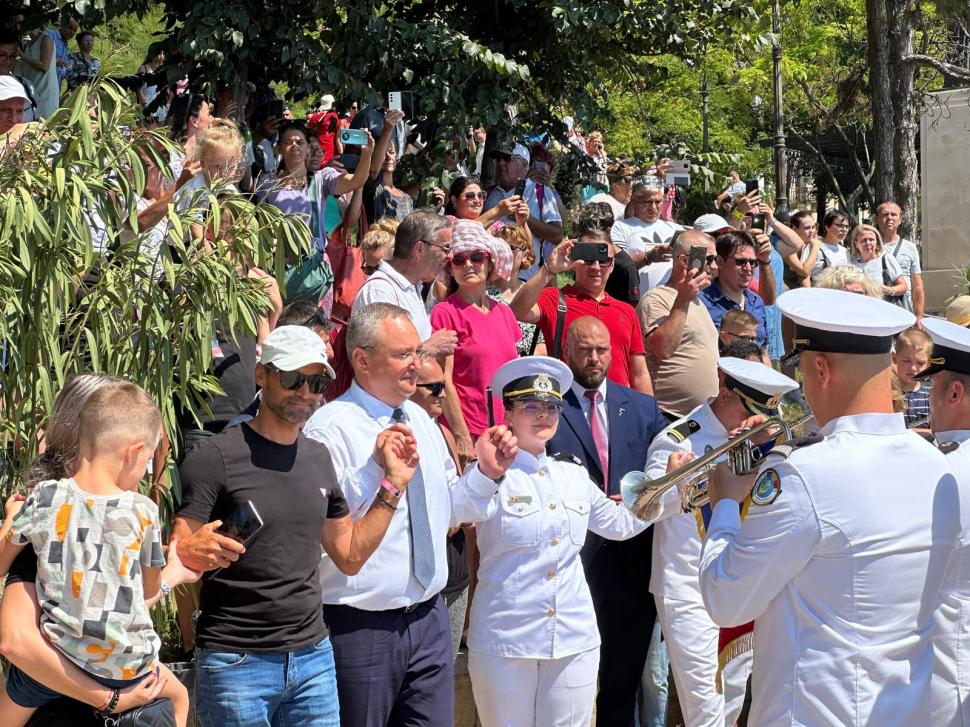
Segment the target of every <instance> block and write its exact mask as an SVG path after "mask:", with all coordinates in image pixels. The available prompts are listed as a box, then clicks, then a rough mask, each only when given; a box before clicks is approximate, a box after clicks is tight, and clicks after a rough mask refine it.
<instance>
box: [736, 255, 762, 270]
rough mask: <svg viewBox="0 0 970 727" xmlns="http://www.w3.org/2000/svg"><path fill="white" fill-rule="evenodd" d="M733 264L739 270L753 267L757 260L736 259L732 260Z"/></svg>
mask: <svg viewBox="0 0 970 727" xmlns="http://www.w3.org/2000/svg"><path fill="white" fill-rule="evenodd" d="M733 260H734V264H735V265H737V266H738V267H739V268H743V267H752V268H753V267H755V266H756V265H757V264H758V258H756V257H736V258H733Z"/></svg>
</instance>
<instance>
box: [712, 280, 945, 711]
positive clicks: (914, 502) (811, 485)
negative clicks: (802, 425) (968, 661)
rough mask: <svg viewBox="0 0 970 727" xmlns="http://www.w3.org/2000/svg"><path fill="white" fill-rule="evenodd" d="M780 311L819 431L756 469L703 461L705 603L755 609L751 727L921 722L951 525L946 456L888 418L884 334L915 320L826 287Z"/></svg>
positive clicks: (743, 617)
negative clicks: (709, 467)
mask: <svg viewBox="0 0 970 727" xmlns="http://www.w3.org/2000/svg"><path fill="white" fill-rule="evenodd" d="M778 308H779V309H780V310H781V312H782V313H783V314H784V315H786V316H788V317H789V318H790V319H791V320H792V321H793V322H794V323H795V336H794V340H795V342H796V344H795V347H794V349H793V354H792V356H798V357H799V361H798V368H799V373H800V374H801V377H802V382H803V384H802V386H803V391H804V394H805V398H806V400H807V401H808V403H809V405H810V406H811V408H812V413H813V414H814V415H815V419H816V421H817V422H818V424H819V425H820V427H821V434H822V435H823V438H821V439H820V440H816V441H815V443H813V444H811V446H798V444H795V445H793V446H789V447H783V448H776V449H775V450H773V451H772V453H771V454H770V455H769V456H768V458H767V462H766V465H767V466H766V467H765V468H764V469H762V470H761V472H760V474H758V475H757V476H756V477H755V476H734V475H732V474H731V473H730V471H729V470H728V469H727V468H726V467H724V466H720V465H719V466H718V467H717V468H715V469H714V470H713V471H712V473H711V477H710V480H709V493H710V496H711V505H712V507H713V515H712V517H711V522H710V525H709V526H708V528H707V538H706V539H705V541H704V546H703V549H702V551H701V563H700V585H701V594H702V595H703V597H704V604H705V606H706V607H707V610H708V613H709V614H710V615H711V618H712V619H713V620H714V622H715V623H717V624H719V625H721V626H733V625H736V624H740V623H745V622H747V621H750V620H752V619H756V625H755V629H754V656H753V664H754V673H753V675H752V680H751V683H752V688H753V696H752V703H751V715H750V719H749V723H750V724H758V725H806V726H809V725H832V724H837V725H850V726H851V725H876V724H878V725H889V726H892V725H899V727H911V726H912V725H931V724H934V721H933V719H932V718H931V708H930V678H931V675H932V672H933V638H932V637H933V613H934V611H935V609H936V607H937V604H938V599H939V596H940V592H941V587H942V584H943V578H944V571H945V568H946V564H947V560H948V558H949V557H950V555H951V553H952V551H953V548H954V546H955V545H956V543H957V539H958V537H959V536H960V532H961V528H962V527H963V524H962V522H961V513H960V501H959V492H958V489H957V483H956V481H955V480H954V478H953V475H952V474H951V472H950V466H949V463H948V462H947V458H946V457H945V456H944V455H943V454H942V453H941V452H940V451H939V450H937V449H936V448H935V447H934V446H932V445H931V444H929V443H928V442H926V441H925V440H923V439H922V438H920V437H916V436H914V435H913V433H912V432H910V431H908V430H907V429H906V426H905V423H904V422H903V416H902V414H896V413H893V400H892V387H891V379H892V361H891V358H890V349H891V347H892V341H893V336H894V335H895V334H897V333H899V332H900V331H902V330H904V329H906V328H909V327H910V326H912V325H913V324H914V323H915V322H916V318H915V317H914V316H913V314H912V313H909V312H908V311H905V310H903V309H902V308H900V307H899V306H895V305H892V304H890V303H887V302H885V301H882V300H879V299H876V298H870V297H867V296H863V295H856V294H854V293H848V292H845V291H842V290H830V289H824V288H796V289H795V290H790V291H788V292H786V293H784V294H782V296H781V297H780V298H779V299H778ZM748 497H750V502H751V505H750V507H749V508H748V511H747V516H746V517H745V518H744V521H743V522H741V518H740V513H739V508H738V505H739V504H740V503H741V502H743V501H744V500H745V499H746V498H748Z"/></svg>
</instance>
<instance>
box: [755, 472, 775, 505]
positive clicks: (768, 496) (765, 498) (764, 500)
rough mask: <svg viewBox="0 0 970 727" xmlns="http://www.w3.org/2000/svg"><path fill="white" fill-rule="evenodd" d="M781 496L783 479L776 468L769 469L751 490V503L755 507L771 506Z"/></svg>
mask: <svg viewBox="0 0 970 727" xmlns="http://www.w3.org/2000/svg"><path fill="white" fill-rule="evenodd" d="M780 494H781V477H779V476H778V473H777V472H775V470H774V468H772V467H769V468H768V469H766V470H765V471H764V472H762V473H761V474H760V475H758V480H757V481H756V482H755V483H754V489H753V490H751V503H752V504H754V505H762V506H763V505H770V504H771V503H773V502H774V501H775V500H777V499H778V495H780Z"/></svg>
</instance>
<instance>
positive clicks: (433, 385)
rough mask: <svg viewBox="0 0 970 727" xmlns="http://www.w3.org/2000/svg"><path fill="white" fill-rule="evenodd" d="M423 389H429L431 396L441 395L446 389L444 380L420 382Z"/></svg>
mask: <svg viewBox="0 0 970 727" xmlns="http://www.w3.org/2000/svg"><path fill="white" fill-rule="evenodd" d="M418 386H420V387H421V388H422V389H427V390H428V391H429V392H430V394H431V396H441V392H442V391H444V390H445V382H444V381H431V382H429V383H427V384H418Z"/></svg>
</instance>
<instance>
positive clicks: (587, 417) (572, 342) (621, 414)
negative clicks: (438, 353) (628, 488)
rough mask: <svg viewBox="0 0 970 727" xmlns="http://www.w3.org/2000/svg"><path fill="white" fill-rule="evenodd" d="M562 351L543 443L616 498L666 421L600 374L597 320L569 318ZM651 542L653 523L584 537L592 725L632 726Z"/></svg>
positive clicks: (649, 403)
mask: <svg viewBox="0 0 970 727" xmlns="http://www.w3.org/2000/svg"><path fill="white" fill-rule="evenodd" d="M565 354H566V356H565V359H566V364H567V365H568V366H569V368H570V369H571V370H572V372H573V377H574V382H573V385H572V388H571V389H570V391H569V392H567V394H566V396H565V409H564V410H563V413H562V422H561V423H560V425H559V431H558V432H557V433H556V436H555V437H553V438H552V440H551V441H550V442H549V449H550V451H551V452H569V453H570V454H574V455H576V456H577V457H579V458H580V460H582V462H583V465H585V467H586V469H587V470H588V471H589V474H590V477H591V478H592V479H593V481H594V482H596V483H598V484H599V485H600V486H601V487H603V488H604V490H605V491H606V493H607V494H608V495H609V496H610V497H611V498H613V499H615V500H617V502H618V503H619V501H620V479H621V478H622V477H623V475H625V474H626V473H627V472H629V471H631V470H642V469H643V468H644V465H645V464H646V461H647V450H648V449H649V448H650V443H651V442H652V441H653V438H654V437H655V436H656V435H657V434H659V433H660V432H661V430H662V429H663V428H664V427H665V426H667V422H666V421H665V420H664V418H663V416H662V415H661V414H660V410H659V409H658V407H657V402H656V401H655V400H654V398H653V397H652V396H647V395H646V394H641V393H640V392H638V391H634V390H633V389H630V388H627V387H626V386H619V385H617V384H614V383H613V382H612V381H608V380H607V378H606V372H607V371H608V370H609V368H610V359H611V355H610V333H609V331H608V330H607V328H606V326H605V325H603V323H602V322H601V321H600V320H599V319H597V318H594V317H592V316H586V317H584V318H578V319H576V320H575V321H573V323H572V325H571V326H570V327H569V330H568V333H567V337H566V350H565ZM617 507H623V505H622V504H618V505H617ZM652 546H653V528H648V529H647V530H646V531H645V532H643V533H641V534H640V535H638V536H637V537H635V538H632V539H631V540H627V541H624V542H619V541H616V542H614V541H608V540H605V539H603V538H600V537H598V536H596V535H594V534H593V533H588V534H587V536H586V545H585V546H584V548H583V552H582V558H583V566H584V567H585V569H586V580H587V582H588V583H589V589H590V592H591V593H592V596H593V606H594V608H595V609H596V620H597V622H598V624H599V630H600V638H601V639H602V642H603V643H602V646H601V647H600V668H599V694H598V695H597V697H596V724H597V725H598V727H634V724H635V721H634V720H635V716H634V715H635V713H636V696H637V688H638V687H639V685H640V676H641V674H642V673H643V666H644V662H645V661H646V658H647V647H648V645H649V642H650V636H651V633H652V632H653V625H654V620H655V619H656V613H657V612H656V605H655V604H654V600H653V596H652V595H651V594H650V590H649V585H650V562H651V549H652Z"/></svg>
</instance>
